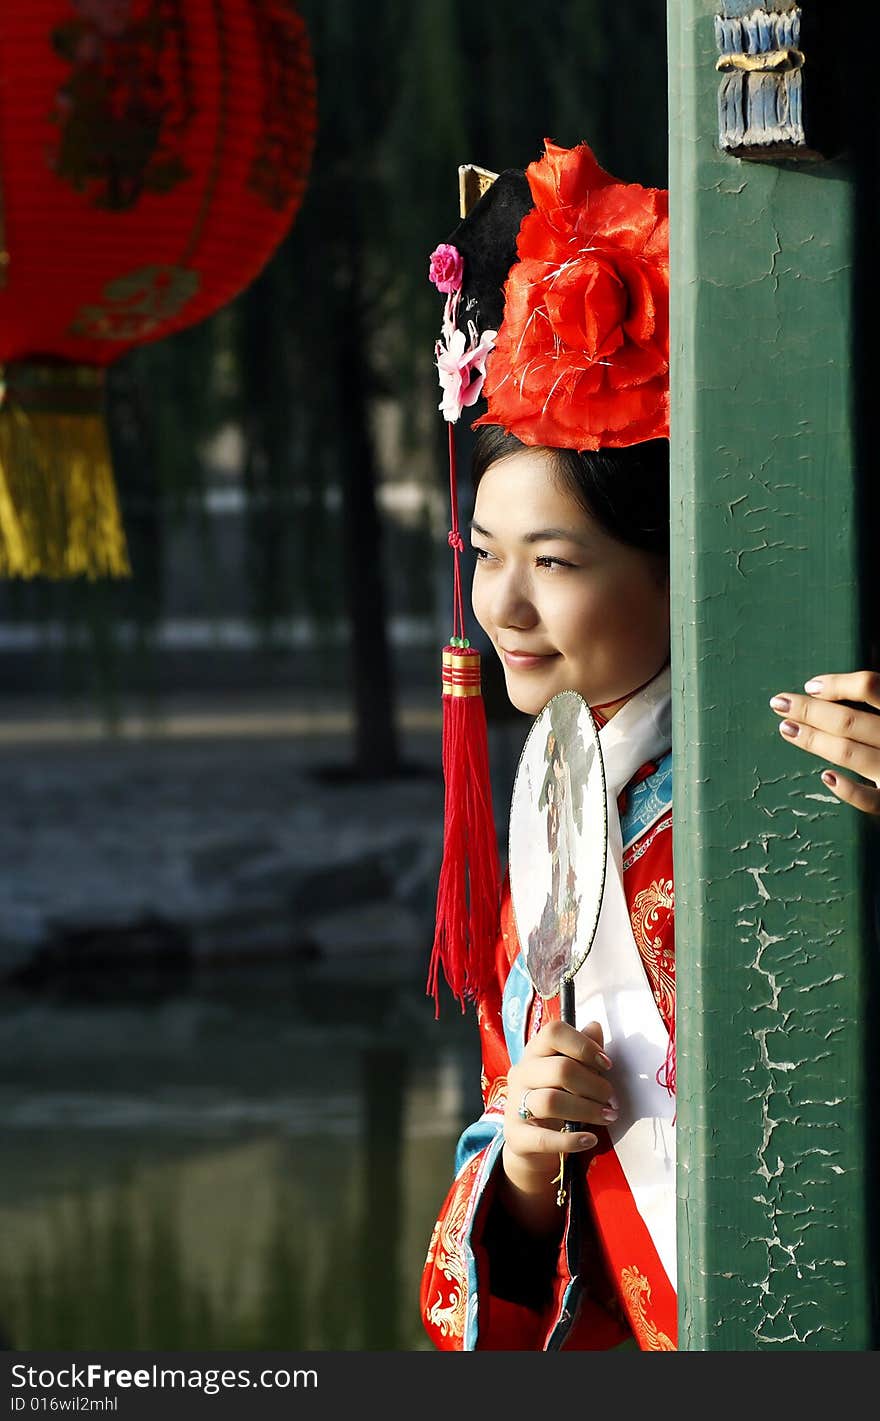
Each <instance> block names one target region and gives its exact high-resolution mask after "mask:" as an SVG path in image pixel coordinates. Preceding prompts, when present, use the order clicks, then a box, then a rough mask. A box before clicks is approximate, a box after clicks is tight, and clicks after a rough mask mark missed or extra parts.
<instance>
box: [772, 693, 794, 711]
mask: <svg viewBox="0 0 880 1421" xmlns="http://www.w3.org/2000/svg"><path fill="white" fill-rule="evenodd" d="M770 705H771V706H772V708H773V710H778V711H787V710H791V696H771V697H770Z"/></svg>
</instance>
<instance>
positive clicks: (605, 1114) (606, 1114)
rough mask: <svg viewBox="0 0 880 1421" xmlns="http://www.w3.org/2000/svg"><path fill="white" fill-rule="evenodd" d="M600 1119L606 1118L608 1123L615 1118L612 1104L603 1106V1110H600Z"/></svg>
mask: <svg viewBox="0 0 880 1421" xmlns="http://www.w3.org/2000/svg"><path fill="white" fill-rule="evenodd" d="M602 1119H603V1120H607V1121H608V1122H609V1124H610V1122H611V1121H612V1120H616V1119H617V1111H616V1110H615V1108H614V1106H613V1105H606V1106H605V1108H604V1110H603V1111H602Z"/></svg>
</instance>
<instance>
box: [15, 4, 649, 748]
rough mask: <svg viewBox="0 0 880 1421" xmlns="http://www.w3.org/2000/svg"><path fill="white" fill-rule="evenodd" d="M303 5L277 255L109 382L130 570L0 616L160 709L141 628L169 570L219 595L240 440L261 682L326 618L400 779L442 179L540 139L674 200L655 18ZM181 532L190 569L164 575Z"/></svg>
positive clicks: (424, 572) (113, 690) (430, 466)
mask: <svg viewBox="0 0 880 1421" xmlns="http://www.w3.org/2000/svg"><path fill="white" fill-rule="evenodd" d="M299 8H300V10H301V13H302V14H303V16H304V18H305V20H306V23H307V25H308V28H309V33H310V36H311V42H312V47H313V51H314V57H315V63H316V68H317V75H318V112H319V132H318V145H317V149H316V153H315V158H314V164H313V170H312V174H311V178H310V183H309V188H308V191H307V194H306V198H305V201H304V204H303V207H302V209H301V211H300V213H299V215H298V217H297V220H296V222H295V223H294V226H293V228H292V230H291V232H290V234H289V236H288V238H287V239H286V240H285V242H284V243H283V244H282V245H281V247H280V248H279V249H278V251H277V252H276V254H275V255H274V256H273V258H272V260H271V261H270V262H269V264H268V265H267V266H266V267H265V268H264V270H263V272H262V274H261V275H260V276H259V278H258V279H257V280H256V281H255V282H253V284H252V285H251V286H250V287H249V288H248V289H247V291H245V292H244V293H243V294H242V295H241V296H240V297H239V298H238V299H237V300H236V301H235V302H234V303H232V305H230V306H228V307H226V308H225V309H224V310H223V311H221V312H219V313H218V314H217V315H216V316H214V317H213V318H212V319H210V320H208V321H205V322H203V323H202V324H201V325H199V326H197V327H195V328H194V329H191V330H188V331H185V332H183V333H181V334H179V335H177V336H175V337H173V338H171V339H168V340H165V341H163V342H160V343H158V344H156V345H153V346H151V347H147V348H145V349H142V350H139V351H137V352H135V353H133V354H132V355H131V356H130V357H128V358H127V359H126V360H125V361H123V362H121V363H120V364H119V366H118V368H114V370H113V371H112V372H111V378H110V381H109V405H110V408H109V419H110V429H111V438H112V442H113V449H114V458H115V463H116V468H117V473H118V486H119V489H120V494H121V500H122V505H123V511H124V515H125V521H126V527H127V529H128V531H129V537H130V544H131V555H132V562H133V567H134V577H133V579H132V581H131V582H130V583H129V584H118V583H98V584H93V585H87V584H48V583H42V582H35V583H33V584H12V583H7V584H5V585H4V586H3V587H2V589H0V621H2V622H4V623H5V624H6V625H10V624H14V623H15V622H16V621H18V622H23V621H30V622H32V623H38V624H40V623H42V624H45V625H48V624H49V623H52V624H53V625H55V626H59V627H61V628H62V629H63V632H64V634H63V635H62V637H61V644H60V650H59V651H58V652H57V653H54V654H57V656H58V657H60V663H59V664H60V667H61V670H60V671H59V675H60V676H61V679H62V681H63V683H64V684H65V685H66V686H67V687H68V688H73V689H74V690H79V691H81V692H82V691H86V692H88V693H89V694H96V693H97V694H99V695H100V697H101V699H102V702H103V704H104V706H105V707H106V708H107V709H108V710H109V711H110V712H111V714H112V712H113V710H114V707H115V706H116V704H117V700H118V697H119V696H120V695H121V694H122V693H123V692H124V691H125V690H126V689H127V688H136V689H137V690H138V691H139V692H140V693H141V694H143V693H145V692H149V691H150V689H151V688H152V689H153V690H154V691H157V692H158V690H159V687H160V682H161V676H160V673H159V670H158V662H159V658H158V657H157V655H156V645H157V635H158V629H159V627H160V626H161V624H162V621H163V618H165V617H167V616H168V605H167V604H168V598H169V585H170V584H171V583H173V582H174V578H175V576H176V577H177V578H178V580H179V579H180V578H181V577H183V576H184V573H185V575H186V578H187V579H188V585H189V586H191V587H197V588H198V600H199V605H200V607H201V609H202V614H203V615H204V616H207V617H209V618H210V616H211V614H212V608H217V609H219V608H221V607H222V606H223V605H224V600H223V599H224V597H228V589H229V586H230V585H231V583H232V581H233V580H234V579H233V573H232V569H231V568H230V566H229V565H228V558H229V552H228V549H224V547H223V545H222V544H221V542H220V541H219V540H218V538H217V535H216V527H215V525H216V520H214V519H212V518H211V517H210V516H209V511H208V502H209V494H210V492H211V486H212V482H213V483H216V475H215V472H214V468H213V463H212V460H213V458H214V455H213V453H212V451H214V450H216V447H217V441H218V440H219V439H221V437H223V436H227V437H228V436H229V435H230V432H233V433H234V434H235V436H236V439H235V441H234V442H233V448H234V451H235V453H234V459H233V463H234V465H235V467H234V468H233V470H232V473H231V475H230V473H229V471H228V469H227V473H226V476H225V477H226V481H227V483H229V482H230V480H231V482H232V484H234V485H235V486H236V488H237V490H238V491H239V492H243V496H244V529H245V547H244V556H243V572H244V577H243V584H242V585H243V599H242V600H243V605H242V606H241V608H240V615H241V616H242V617H245V618H246V619H247V621H248V623H249V624H250V626H251V627H252V628H255V629H256V630H257V631H258V634H259V645H260V648H261V651H262V654H263V657H264V661H263V662H262V663H261V664H262V665H263V667H264V669H265V668H267V673H266V674H268V675H269V676H270V677H271V674H272V668H273V667H275V668H278V667H279V666H282V665H284V664H287V665H288V666H289V663H290V656H291V650H290V641H289V637H288V636H287V634H286V632H285V629H286V628H289V626H290V625H291V622H292V620H293V619H301V620H302V621H304V623H305V624H306V625H307V626H308V627H309V628H310V629H311V632H312V634H313V638H314V639H315V641H316V642H317V644H318V646H319V647H320V646H321V645H322V643H323V642H324V641H325V640H326V641H327V642H328V644H330V643H332V641H333V636H334V632H333V628H334V626H336V627H339V626H340V625H341V626H342V627H343V629H344V635H343V638H342V652H343V653H344V654H345V655H346V657H347V674H346V677H345V680H346V683H347V690H348V694H349V696H350V698H351V703H352V707H353V709H354V712H355V721H356V726H357V733H356V740H355V761H356V763H355V765H354V766H353V768H354V769H356V770H357V771H358V772H359V773H362V774H393V773H395V771H397V770H398V769H399V768H400V760H399V749H398V743H397V737H396V731H395V715H394V705H395V690H394V651H395V648H394V646H393V644H392V639H391V637H390V634H389V616H390V612H391V610H392V604H396V605H397V606H398V607H399V609H400V610H401V611H403V612H407V611H408V612H412V611H414V610H415V611H421V612H423V613H424V614H426V615H428V616H429V617H434V618H435V620H437V621H438V625H440V627H441V628H442V630H441V631H440V633H439V636H440V637H442V636H443V635H445V633H446V632H447V631H448V628H446V626H445V623H446V620H447V611H446V609H445V608H439V609H438V608H436V607H435V606H434V603H435V602H436V596H435V589H436V587H437V586H438V585H441V586H442V585H444V584H443V579H444V578H446V581H447V582H448V580H449V579H448V577H447V573H448V565H447V564H448V557H449V553H448V548H447V547H446V544H445V537H443V536H442V534H443V531H445V530H444V529H441V528H440V527H439V526H438V524H437V519H436V518H433V517H432V515H431V509H432V507H434V508H437V509H438V510H439V509H440V508H442V507H443V506H444V503H445V498H446V493H445V480H446V457H445V433H446V431H445V426H444V423H443V420H442V419H441V417H440V416H439V413H438V411H437V404H438V399H439V393H438V390H437V387H436V374H435V371H434V369H433V364H432V349H433V342H434V340H435V337H436V334H437V330H438V328H439V322H440V314H441V312H440V305H439V302H438V297H437V293H436V291H435V290H434V288H433V287H432V286H431V285H430V284H429V283H428V281H427V265H428V262H427V258H428V254H429V253H430V251H431V250H432V249H433V247H434V246H435V245H436V244H437V242H438V241H442V240H443V239H444V238H445V237H446V236H447V235H448V234H449V232H450V231H451V229H452V228H453V227H454V226H455V224H456V222H457V220H458V181H457V168H458V165H459V164H460V163H464V162H476V163H479V164H481V165H482V166H485V167H489V168H492V169H493V170H495V171H500V170H501V169H503V168H505V167H524V166H525V165H526V164H527V163H528V162H530V161H532V160H533V159H534V158H536V157H538V156H539V154H540V153H541V151H542V146H543V139H544V137H545V136H546V137H551V138H553V139H554V141H556V142H558V143H560V144H563V145H564V146H571V145H573V144H575V143H577V142H579V141H580V140H581V139H586V140H587V141H588V142H589V143H590V144H591V146H592V147H593V148H594V149H595V151H596V153H597V156H598V158H599V160H600V162H602V164H603V165H604V166H605V167H607V168H608V169H609V170H610V171H611V172H613V173H615V174H616V175H617V176H619V177H621V178H625V179H628V180H630V181H639V182H644V183H647V184H652V185H657V186H661V185H665V182H666V60H665V6H664V5H661V4H660V3H659V0H630V3H628V4H627V5H625V6H609V5H607V4H600V3H599V0H554V3H553V4H549V3H540V0H538V3H536V0H531V3H525V0H512V3H507V4H500V3H498V0H467V3H465V0H430V3H429V0H375V3H373V4H372V5H364V4H362V3H361V0H300V4H299ZM465 438H466V436H465ZM404 478H405V479H407V480H408V481H410V482H415V483H416V484H418V485H420V486H421V487H422V488H423V490H424V501H423V504H422V505H421V514H420V515H419V516H417V517H416V518H415V519H414V520H411V523H410V526H409V529H408V533H407V537H406V538H404V539H401V538H398V539H397V542H396V545H395V548H394V549H393V550H389V547H388V542H389V536H388V535H389V533H390V531H391V529H390V522H389V518H388V517H386V516H385V512H384V510H383V500H382V496H381V495H382V491H383V489H385V488H387V487H388V486H390V485H393V484H394V483H395V482H399V481H401V480H402V479H404ZM438 517H439V513H438ZM182 520H186V521H187V524H188V527H189V528H190V535H191V537H190V542H189V543H188V545H187V546H188V548H189V549H190V551H189V552H188V554H187V558H188V560H189V562H191V563H193V564H195V565H193V566H188V567H187V568H185V569H181V568H179V567H177V570H176V572H175V567H176V565H177V563H179V561H180V554H179V551H175V548H174V546H173V544H174V537H175V532H174V530H175V528H176V527H177V526H178V525H179V524H180V522H181V521H182ZM193 529H195V533H196V536H195V544H193V541H192V530H193ZM193 546H195V547H196V548H197V555H195V556H194V555H193V553H192V551H191V550H192V548H193ZM189 595H190V596H192V595H193V594H189ZM123 627H124V628H126V629H127V630H126V634H125V635H124V636H123V635H122V634H121V631H120V629H121V628H123ZM84 638H85V640H84ZM439 647H440V642H439V641H436V642H435V645H434V651H433V656H434V659H435V660H438V664H439ZM319 664H320V663H319ZM235 674H239V673H235ZM438 674H439V673H438ZM438 684H439V683H438Z"/></svg>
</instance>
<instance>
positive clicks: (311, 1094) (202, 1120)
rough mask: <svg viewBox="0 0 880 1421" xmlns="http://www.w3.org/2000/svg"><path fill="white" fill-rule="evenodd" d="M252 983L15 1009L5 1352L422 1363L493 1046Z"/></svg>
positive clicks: (422, 1002) (6, 1152) (2, 1092)
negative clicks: (444, 1222) (426, 1294)
mask: <svg viewBox="0 0 880 1421" xmlns="http://www.w3.org/2000/svg"><path fill="white" fill-rule="evenodd" d="M351 976H352V974H350V973H347V972H346V970H345V964H342V963H336V964H335V965H334V971H333V973H332V974H329V975H328V974H323V975H322V973H320V972H317V971H312V972H310V971H308V970H303V969H300V970H297V971H296V972H294V971H292V970H291V969H278V968H271V969H270V968H262V969H259V970H255V969H253V968H250V969H249V970H248V972H247V973H244V972H236V971H233V970H227V971H225V972H222V973H217V972H214V973H212V974H211V975H210V977H209V978H207V979H206V980H205V981H203V982H200V981H190V982H188V983H185V984H179V985H178V987H177V988H176V989H172V988H171V986H170V985H169V984H165V986H164V987H163V986H160V987H159V988H158V989H157V988H156V984H152V987H151V989H150V991H149V992H147V993H142V994H140V995H138V996H134V997H132V996H127V997H124V996H121V995H117V996H116V997H113V996H112V995H111V996H110V997H108V996H106V995H104V996H102V997H101V998H100V999H97V998H95V997H94V996H90V995H89V994H88V993H84V994H83V993H80V994H76V995H74V994H71V992H70V991H69V990H68V989H65V991H64V993H63V994H59V993H58V992H56V993H55V995H54V996H53V995H49V994H46V993H41V994H34V993H32V994H24V993H21V992H19V993H18V994H7V995H6V997H5V1000H4V1003H3V1005H2V1008H0V1112H2V1121H3V1165H2V1170H0V1238H2V1252H0V1285H2V1292H0V1334H2V1336H0V1341H2V1344H3V1345H4V1346H5V1347H7V1348H8V1347H12V1348H29V1349H30V1348H32V1349H49V1348H59V1349H65V1350H66V1349H79V1348H117V1349H122V1348H148V1349H162V1348H167V1349H181V1350H182V1349H187V1348H205V1347H208V1348H218V1349H219V1348H241V1349H250V1348H253V1349H271V1348H279V1349H292V1350H306V1349H317V1350H331V1349H345V1350H372V1349H381V1350H411V1349H423V1348H426V1347H428V1346H429V1344H428V1342H427V1339H426V1337H425V1334H424V1333H423V1331H422V1328H421V1323H420V1321H419V1316H418V1283H419V1277H420V1274H421V1268H422V1263H423V1261H424V1257H425V1253H426V1250H427V1246H428V1241H429V1238H430V1232H431V1227H432V1224H433V1221H434V1218H435V1215H436V1212H437V1209H438V1207H439V1205H440V1203H441V1201H442V1199H443V1196H444V1194H445V1191H446V1189H447V1187H448V1184H449V1182H450V1179H451V1174H452V1161H453V1152H454V1146H455V1140H456V1138H457V1136H458V1134H459V1131H460V1130H461V1128H462V1126H463V1125H464V1124H465V1123H466V1122H467V1121H468V1120H469V1119H471V1118H473V1116H474V1114H475V1113H477V1111H478V1109H479V1102H478V1097H477V1089H478V1081H479V1065H478V1060H477V1056H476V1048H477V1043H476V1036H477V1027H476V1022H475V1018H474V1017H473V1014H472V1013H469V1014H468V1015H467V1016H466V1017H462V1016H461V1015H460V1014H459V1012H458V1010H457V1008H455V1006H454V1005H452V1006H447V1007H445V1008H444V1011H443V1013H442V1016H441V1020H440V1021H439V1022H436V1021H435V1020H434V1012H433V1004H432V1003H431V1002H430V1001H428V1000H427V999H426V998H425V997H424V996H423V995H422V992H421V989H420V988H419V987H418V986H415V985H412V984H410V985H408V986H401V985H400V984H399V983H396V982H394V981H393V980H388V979H386V980H383V979H382V974H381V971H380V972H378V973H377V974H375V980H372V981H371V980H369V976H368V975H367V976H365V975H364V974H361V977H360V979H359V980H358V981H357V982H356V983H354V984H352V982H351Z"/></svg>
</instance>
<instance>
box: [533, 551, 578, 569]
mask: <svg viewBox="0 0 880 1421" xmlns="http://www.w3.org/2000/svg"><path fill="white" fill-rule="evenodd" d="M535 562H536V563H537V565H538V567H574V563H570V562H565V561H564V559H562V558H551V557H550V556H549V555H548V554H545V555H542V556H541V557H538V558H535Z"/></svg>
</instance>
